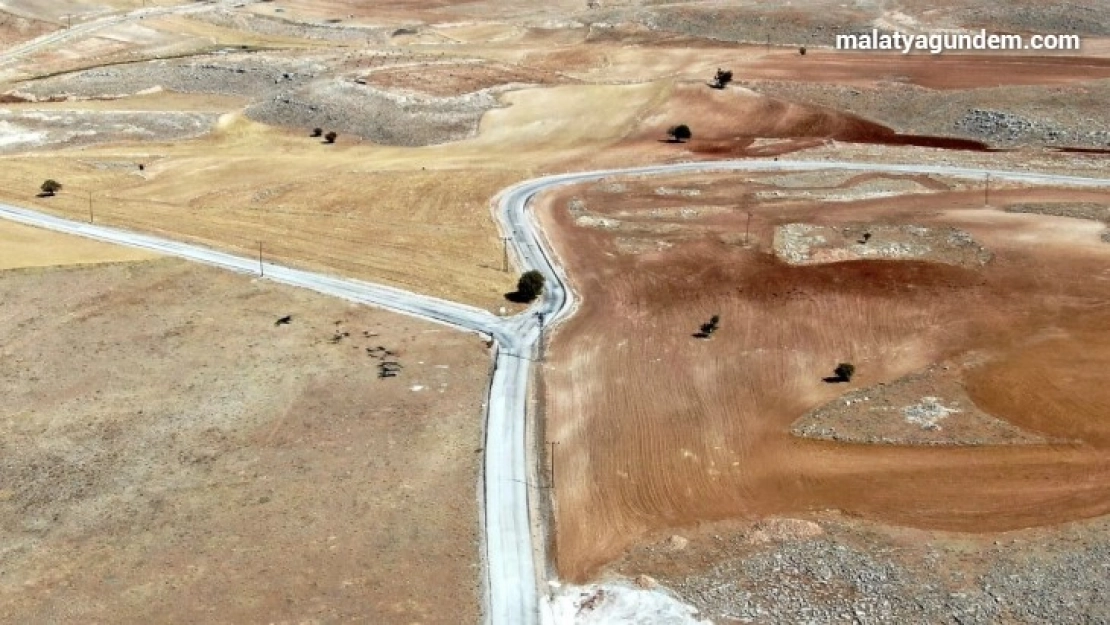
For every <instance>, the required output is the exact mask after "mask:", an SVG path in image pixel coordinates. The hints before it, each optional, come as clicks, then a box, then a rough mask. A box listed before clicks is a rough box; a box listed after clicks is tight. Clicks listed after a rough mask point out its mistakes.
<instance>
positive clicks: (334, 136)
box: [324, 130, 339, 143]
mask: <svg viewBox="0 0 1110 625" xmlns="http://www.w3.org/2000/svg"><path fill="white" fill-rule="evenodd" d="M338 138H339V135H337V134H335V131H334V130H330V131H328V134H326V135H324V141H327V142H328V143H335V140H336V139H338Z"/></svg>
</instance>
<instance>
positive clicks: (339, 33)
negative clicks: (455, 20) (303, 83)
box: [190, 10, 395, 45]
mask: <svg viewBox="0 0 1110 625" xmlns="http://www.w3.org/2000/svg"><path fill="white" fill-rule="evenodd" d="M190 19H194V20H198V21H202V22H207V23H209V24H214V25H216V26H223V27H225V28H232V29H235V30H241V31H247V32H251V33H255V34H259V35H269V36H277V37H294V38H300V39H315V40H322V41H336V42H353V41H357V42H362V43H366V44H368V45H374V44H383V43H386V42H388V41H389V38H390V37H391V35H392V33H393V32H394V30H395V29H393V28H386V27H376V26H357V25H353V24H350V25H348V24H342V23H327V22H323V23H315V24H313V23H305V22H296V21H293V20H289V19H284V18H281V17H278V16H271V15H259V14H257V13H243V12H232V11H228V10H217V11H206V12H204V13H197V14H195V15H191V16H190Z"/></svg>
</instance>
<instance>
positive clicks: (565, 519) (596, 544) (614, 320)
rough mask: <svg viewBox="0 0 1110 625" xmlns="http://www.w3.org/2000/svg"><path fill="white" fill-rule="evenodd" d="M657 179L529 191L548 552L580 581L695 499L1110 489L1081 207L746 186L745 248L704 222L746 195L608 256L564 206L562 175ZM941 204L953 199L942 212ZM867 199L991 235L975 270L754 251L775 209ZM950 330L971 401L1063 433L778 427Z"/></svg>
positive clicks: (785, 508)
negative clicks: (550, 267) (964, 435)
mask: <svg viewBox="0 0 1110 625" xmlns="http://www.w3.org/2000/svg"><path fill="white" fill-rule="evenodd" d="M659 184H661V183H660V182H658V181H647V182H645V183H639V184H636V183H633V184H632V185H631V187H630V188H631V189H637V190H638V191H639V192H636V191H631V190H630V191H628V192H625V193H621V194H615V193H602V192H600V191H596V192H595V191H584V190H582V189H575V190H568V191H567V192H566V193H565V194H564V195H563V196H562V197H561V198H559V199H558V200H556V199H552V200H550V202H557V203H556V204H554V206H557V207H558V208H556V209H553V210H552V209H550V206H552V204H550V203H548V204H547V206H548V208H545V209H544V210H542V211H541V214H542V215H543V219H544V220H545V221H547V222H548V224H549V227H550V228H551V229H550V232H552V239H553V242H554V244H555V246H556V248H557V250H558V253H559V254H560V256H561V257H562V258H563V259H564V262H565V263H566V266H567V273H568V275H570V276H572V278H573V281H574V285H575V288H576V289H577V290H578V292H579V293H580V294H581V295H582V298H583V301H582V304H581V307H580V309H579V311H578V312H577V314H576V315H575V316H574V317H573V318H572V319H571V320H570V321H569V322H568V323H567V324H566V325H565V326H564V327H563V329H561V330H560V331H559V332H558V333H557V335H556V337H555V338H554V340H553V344H552V346H551V348H550V350H549V352H548V353H549V359H548V362H549V364H548V365H547V370H546V372H545V379H546V384H547V397H548V403H547V419H548V422H547V429H548V437H549V439H550V440H556V441H558V442H559V443H560V444H559V445H558V446H557V447H556V452H555V453H556V454H557V457H556V459H555V460H556V465H557V466H558V467H559V472H558V475H557V482H556V484H557V493H556V505H557V512H556V527H557V532H556V533H557V536H556V543H557V545H556V558H557V563H558V568H559V571H560V573H561V574H562V575H564V576H565V577H567V578H569V579H571V580H576V581H581V580H583V579H586V578H588V577H590V576H591V575H593V574H594V573H596V572H597V571H598V569H599V567H601V566H603V565H604V564H605V563H606V562H608V561H610V560H611V559H613V558H614V557H616V556H618V555H619V554H620V553H622V552H623V551H624V550H625V549H627V548H628V547H629V546H631V545H633V544H636V543H637V542H639V541H642V540H645V539H648V540H653V539H657V538H659V537H660V536H661V535H663V533H664V532H665V531H666V530H667V529H669V528H674V527H680V526H689V525H692V524H696V523H699V522H703V521H714V520H722V519H730V518H742V519H755V518H760V517H763V516H767V515H776V514H777V515H789V514H792V513H794V514H797V513H801V512H807V511H813V510H821V509H830V508H831V509H839V510H843V511H846V512H847V513H848V514H852V515H862V516H866V517H868V518H873V519H876V520H881V521H885V522H892V523H896V524H903V525H909V526H915V527H923V528H934V529H946V530H961V531H972V532H987V531H993V530H1002V529H1012V528H1019V527H1027V526H1038V525H1046V524H1053V523H1057V522H1060V521H1063V520H1068V519H1076V518H1083V517H1091V516H1096V515H1102V514H1105V513H1107V512H1110V453H1108V449H1110V410H1108V407H1110V387H1107V385H1105V384H1102V383H1100V381H1099V379H1098V378H1099V377H1100V376H1099V373H1100V372H1102V371H1105V370H1106V364H1107V361H1108V359H1110V340H1108V339H1106V338H1105V337H1101V336H1100V335H1099V331H1098V329H1099V328H1105V327H1106V324H1107V323H1110V307H1108V306H1107V305H1106V304H1105V302H1106V301H1107V298H1108V297H1110V270H1108V267H1110V246H1108V245H1106V244H1105V243H1100V242H1099V241H1098V234H1097V233H1094V234H1092V232H1094V230H1092V229H1091V228H1090V227H1088V226H1089V222H1082V221H1079V220H1060V219H1058V218H1046V217H1040V216H1036V217H1031V218H1028V219H1020V220H1017V219H1013V218H1012V216H1010V215H1005V214H1002V213H1000V212H997V211H993V210H974V208H973V207H975V206H978V205H980V204H981V195H980V194H979V193H978V192H946V193H940V194H923V195H920V196H906V197H904V198H899V199H898V200H890V199H886V200H874V201H868V202H854V203H838V204H825V205H823V206H814V205H812V204H802V203H795V204H785V203H779V204H775V206H774V208H773V210H772V209H761V208H760V207H759V206H758V205H756V206H752V207H751V208H752V210H753V212H754V214H755V218H754V219H753V224H752V233H753V238H754V239H755V240H757V241H760V242H761V245H760V249H745V248H744V247H742V246H738V245H728V244H725V243H723V242H721V241H722V239H724V240H730V239H729V236H731V240H735V239H736V237H735V234H736V233H737V232H740V233H743V230H744V220H745V216H744V211H735V212H733V213H726V214H724V215H716V216H713V217H710V218H707V219H704V220H700V221H697V222H695V223H697V224H698V225H699V226H709V227H711V228H713V229H715V230H716V231H717V232H718V236H717V237H713V236H696V237H695V236H691V237H685V238H684V237H671V239H670V242H671V243H673V244H674V247H672V248H671V249H669V250H667V251H664V252H659V253H644V254H640V255H624V254H620V253H619V251H618V250H619V248H617V247H616V246H615V245H614V241H613V239H614V237H615V236H616V235H615V234H614V233H613V232H609V231H603V230H594V229H584V228H579V227H576V226H573V225H572V224H573V222H572V221H571V220H570V219H569V218H568V214H567V212H566V210H565V208H564V206H565V202H566V200H567V198H568V197H570V196H571V195H574V196H576V197H580V198H583V199H585V200H586V202H587V205H588V207H589V209H590V210H593V211H600V212H602V213H604V212H611V211H616V210H627V208H628V207H627V206H622V205H621V203H622V201H623V200H624V198H633V200H632V203H634V204H636V206H637V207H644V206H647V205H649V204H650V203H651V202H649V201H647V200H645V199H644V198H645V196H651V195H652V194H651V191H650V189H652V188H654V187H655V186H658V185H659ZM718 184H721V183H718ZM749 189H750V187H745V185H742V184H739V183H735V182H733V183H729V184H728V185H727V186H726V187H723V188H722V187H718V188H717V189H716V190H715V191H714V192H713V193H707V194H703V196H702V200H701V201H709V198H708V197H706V196H714V197H727V196H729V195H731V196H732V197H735V198H737V199H738V201H739V198H742V197H744V195H745V193H747V191H748V190H749ZM1095 195H1098V194H1092V193H1086V194H1084V193H1074V194H1068V193H1065V192H1062V191H1052V190H1045V191H1038V192H1030V193H1025V192H1022V191H1006V192H1000V193H998V194H996V195H995V196H994V197H995V202H996V203H1003V202H1007V201H1027V200H1028V199H1036V200H1045V199H1050V198H1052V197H1055V198H1057V199H1061V198H1063V199H1068V198H1074V199H1076V200H1077V201H1091V200H1092V196H1095ZM693 199H694V198H681V201H680V202H679V201H676V200H675V199H674V198H670V199H666V198H656V200H655V201H656V202H662V203H664V204H665V203H668V202H669V204H670V205H672V206H673V205H675V204H676V203H681V204H683V205H687V206H688V205H691V204H695V203H697V201H698V200H695V201H693V202H692V201H691V200H693ZM947 209H962V210H965V211H967V212H964V213H959V214H953V215H951V216H948V217H946V216H945V214H944V213H942V212H941V211H943V210H947ZM1023 217H1026V216H1023ZM869 219H870V220H876V221H878V220H882V221H884V222H888V223H919V224H923V225H936V226H940V225H951V226H955V227H958V228H961V229H963V230H966V231H968V232H970V233H971V234H972V235H973V236H975V237H976V239H977V240H979V241H982V242H984V243H985V244H986V245H987V247H988V248H989V249H991V251H992V252H994V253H995V255H996V256H995V259H994V261H992V262H991V263H990V264H989V265H987V266H986V267H984V268H983V269H982V270H980V271H978V272H976V271H971V270H968V269H961V268H954V267H947V266H936V265H928V264H924V263H881V262H854V263H841V264H837V265H829V266H823V267H809V268H794V267H786V266H783V265H781V264H778V263H776V262H774V261H773V260H771V259H769V258H768V256H767V253H766V252H767V244H768V243H769V240H770V233H771V229H772V228H773V226H774V225H775V224H776V223H782V222H786V221H795V220H806V221H818V222H823V223H837V222H841V221H844V222H847V221H853V222H860V221H867V220H869ZM685 223H689V222H685ZM1076 224H1078V226H1076ZM1076 227H1078V228H1079V230H1078V231H1076V232H1072V231H1071V230H1070V229H1071V228H1076ZM1083 228H1086V229H1083ZM1096 229H1097V228H1096ZM723 235H729V236H723ZM1029 241H1036V245H1035V246H1034V245H1030V244H1029ZM713 314H719V315H721V318H722V329H721V330H720V331H719V332H718V333H717V335H715V336H714V338H713V339H712V340H710V341H700V340H697V339H694V338H691V334H692V333H693V332H695V331H696V330H697V328H698V326H699V324H701V323H703V322H705V321H706V320H707V319H708V318H709V317H710V316H711V315H713ZM969 353H974V354H977V355H979V356H981V357H982V358H983V359H984V361H985V362H986V363H987V364H985V365H983V366H982V367H981V368H979V369H973V370H971V372H970V373H969V375H968V376H967V378H966V379H965V384H966V385H967V386H968V389H969V392H970V396H971V398H972V400H974V401H975V402H976V403H977V404H978V405H980V407H981V408H983V409H984V410H986V411H987V412H988V413H991V414H993V415H994V416H996V417H999V418H1003V419H1006V420H1010V421H1012V422H1013V423H1015V424H1017V425H1019V426H1021V427H1024V428H1027V429H1028V430H1030V431H1031V432H1034V433H1043V434H1046V435H1049V436H1051V437H1054V438H1068V439H1071V440H1076V439H1078V440H1079V441H1080V442H1079V443H1077V444H1073V445H1057V446H1037V445H1026V446H1021V447H1017V446H1015V447H982V448H974V449H966V448H964V449H952V448H944V449H938V448H915V447H899V446H882V447H879V446H874V447H873V446H867V445H847V444H837V443H831V442H818V441H811V440H800V439H797V438H794V437H791V436H790V435H789V433H788V430H789V427H790V425H791V423H792V422H793V421H794V420H795V419H796V418H797V417H798V416H800V415H801V414H804V413H805V412H806V411H807V410H810V409H812V408H814V407H815V406H818V405H821V404H823V403H824V402H826V401H829V400H831V399H833V398H835V397H836V396H838V395H839V394H841V393H843V392H845V391H847V390H849V389H851V388H860V387H866V386H870V385H874V384H877V383H879V382H883V381H889V380H893V379H896V378H898V377H900V376H902V375H905V374H907V373H910V372H912V371H916V370H919V369H922V368H923V367H925V366H926V365H927V364H929V363H931V362H936V361H938V360H941V359H944V358H947V357H953V356H956V355H967V354H969ZM843 360H849V361H851V362H854V363H856V365H857V376H856V378H855V379H854V380H853V383H852V384H851V385H830V384H826V383H824V382H823V381H822V378H823V377H824V376H827V375H829V374H830V373H831V370H832V367H833V366H834V365H835V364H836V363H837V362H839V361H843Z"/></svg>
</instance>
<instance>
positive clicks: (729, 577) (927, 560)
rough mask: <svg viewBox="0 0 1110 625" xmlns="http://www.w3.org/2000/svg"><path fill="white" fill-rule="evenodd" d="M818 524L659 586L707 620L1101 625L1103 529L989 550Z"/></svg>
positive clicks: (1107, 611) (727, 549) (1105, 607)
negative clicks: (816, 531) (821, 528)
mask: <svg viewBox="0 0 1110 625" xmlns="http://www.w3.org/2000/svg"><path fill="white" fill-rule="evenodd" d="M824 525H825V528H826V530H828V533H827V534H825V535H821V536H816V537H812V538H808V539H802V540H792V541H784V542H780V543H777V544H767V545H760V546H757V547H756V548H755V549H752V547H750V546H747V545H743V546H742V545H740V544H738V543H739V542H740V541H737V542H735V543H731V544H730V543H727V542H725V543H724V544H723V545H722V551H723V552H724V554H727V555H725V558H726V559H724V560H723V561H721V562H720V563H719V564H717V565H716V566H714V567H713V568H712V569H710V570H709V571H708V572H707V573H706V574H703V575H692V576H688V577H684V578H675V579H664V580H662V581H663V582H664V583H666V584H668V585H669V587H670V588H672V589H673V590H674V591H676V592H677V593H678V594H679V595H681V596H683V597H684V598H685V599H686V600H687V601H688V602H690V603H691V604H693V605H694V606H695V607H697V608H698V609H699V610H700V611H701V613H703V614H705V615H707V616H709V617H710V618H712V619H713V620H714V621H715V622H740V623H855V624H870V623H876V624H878V623H907V624H921V625H926V624H933V623H962V624H984V625H986V624H988V623H1029V624H1033V623H1091V624H1093V623H1106V622H1110V604H1108V603H1107V602H1106V601H1105V597H1106V596H1107V593H1108V592H1110V575H1108V574H1107V572H1108V570H1110V533H1108V532H1107V531H1106V530H1107V525H1108V522H1107V521H1105V520H1102V521H1096V522H1092V523H1089V524H1086V525H1076V526H1072V527H1069V528H1066V529H1064V530H1060V531H1044V530H1040V531H1037V532H1036V533H1035V537H1033V538H1029V539H1026V538H1024V537H1019V538H1016V539H1008V540H1005V541H1002V540H996V541H993V544H992V543H988V542H987V541H986V540H982V539H974V538H972V539H969V540H967V541H964V540H962V539H960V538H959V537H955V536H951V537H938V538H935V539H930V538H920V537H919V538H916V539H914V540H905V539H902V540H899V539H897V538H894V537H892V536H890V535H887V534H884V533H882V532H880V531H874V532H872V531H867V532H866V533H862V532H860V531H858V530H857V529H854V528H853V527H851V526H849V525H848V524H847V523H846V522H840V521H837V522H832V523H825V524H824ZM972 541H974V542H981V543H983V544H982V545H975V546H971V547H969V546H968V545H967V544H966V543H967V542H972ZM748 545H750V543H748ZM740 555H742V556H743V557H736V556H740Z"/></svg>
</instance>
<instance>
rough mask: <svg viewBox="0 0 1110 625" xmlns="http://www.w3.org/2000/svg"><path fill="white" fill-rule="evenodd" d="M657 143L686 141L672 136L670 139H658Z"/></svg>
mask: <svg viewBox="0 0 1110 625" xmlns="http://www.w3.org/2000/svg"><path fill="white" fill-rule="evenodd" d="M659 143H686V141H685V140H683V139H675V138H673V137H672V138H670V139H659Z"/></svg>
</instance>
